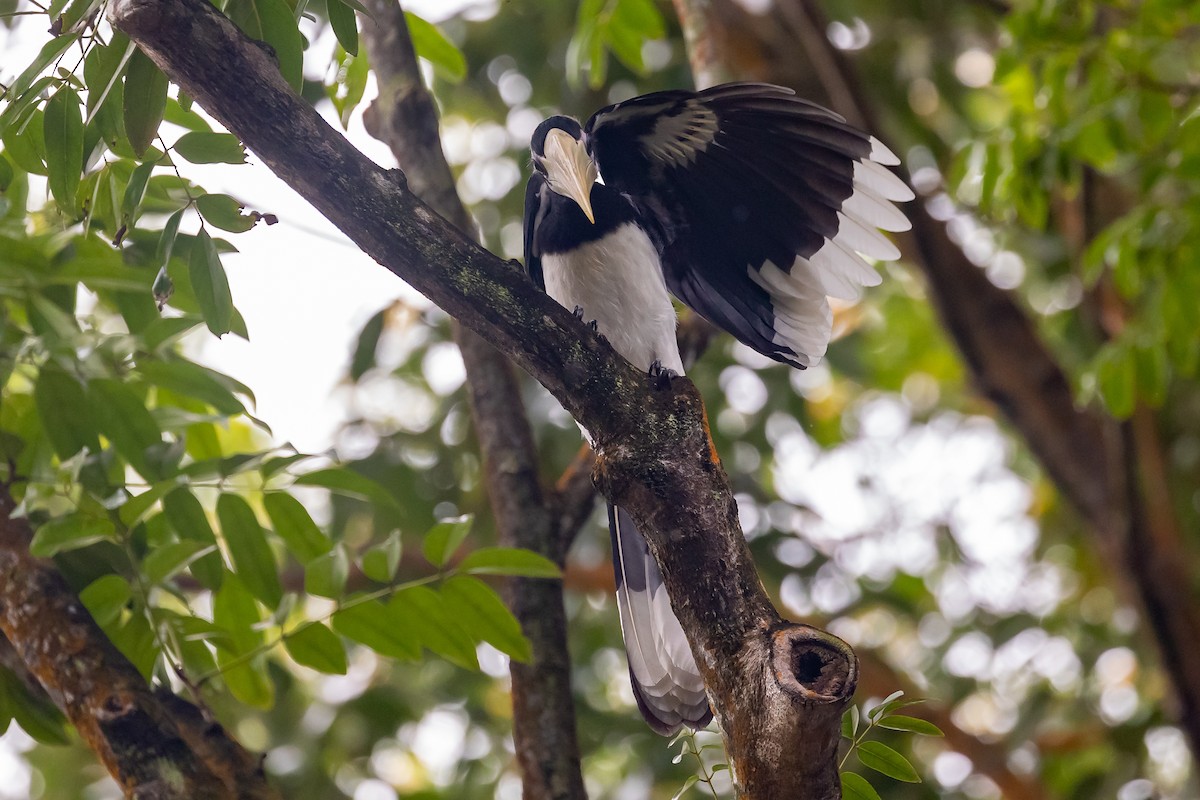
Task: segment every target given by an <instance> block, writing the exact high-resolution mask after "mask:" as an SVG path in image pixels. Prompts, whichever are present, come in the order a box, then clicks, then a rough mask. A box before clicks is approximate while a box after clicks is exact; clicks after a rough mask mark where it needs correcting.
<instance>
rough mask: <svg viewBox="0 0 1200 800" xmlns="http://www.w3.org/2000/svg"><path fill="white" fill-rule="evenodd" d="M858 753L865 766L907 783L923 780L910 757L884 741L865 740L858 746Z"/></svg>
mask: <svg viewBox="0 0 1200 800" xmlns="http://www.w3.org/2000/svg"><path fill="white" fill-rule="evenodd" d="M857 753H858V760H859V761H861V762H862V764H863V766H864V767H867V768H869V769H873V770H875V771H876V772H881V773H883V774H884V775H887V776H888V777H889V778H895V779H896V780H898V781H904V782H905V783H920V782H921V777H920V776H919V775H917V771H916V770H915V769H913V765H912V764H910V763H908V759H907V758H905V757H904V756H902V755H900V754H899V753H897V752H896V751H895V750H893V749H892V748H890V747H888V746H887V745H886V744H884V743H883V742H863V743H862V744H860V745H859V746H858V750H857Z"/></svg>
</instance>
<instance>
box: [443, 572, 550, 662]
mask: <svg viewBox="0 0 1200 800" xmlns="http://www.w3.org/2000/svg"><path fill="white" fill-rule="evenodd" d="M441 594H442V600H443V602H444V603H445V605H446V608H447V610H448V611H449V612H450V614H451V616H453V617H454V619H455V620H457V621H458V623H459V624H460V625H462V626H463V627H464V628H465V629H466V630H467V633H469V634H471V635H472V636H473V637H475V639H476V640H477V641H484V642H487V643H489V644H491V645H492V646H493V647H495V648H496V649H497V650H499V651H500V652H502V653H506V654H507V655H509V656H510V657H512V658H514V659H516V660H517V661H528V660H529V659H530V658H532V657H533V651H532V649H531V646H530V644H529V640H528V639H526V638H525V635H524V634H523V633H521V625H520V623H518V622H517V619H516V617H514V616H513V615H512V612H510V611H509V610H508V606H506V605H504V601H503V600H501V599H500V595H498V594H496V592H495V591H494V590H493V589H492V588H491V587H490V586H488V585H487V584H485V583H484V582H483V581H481V580H479V579H478V578H467V577H463V576H455V577H452V578H449V579H447V580H446V581H445V582H444V583H443V584H442V586H441Z"/></svg>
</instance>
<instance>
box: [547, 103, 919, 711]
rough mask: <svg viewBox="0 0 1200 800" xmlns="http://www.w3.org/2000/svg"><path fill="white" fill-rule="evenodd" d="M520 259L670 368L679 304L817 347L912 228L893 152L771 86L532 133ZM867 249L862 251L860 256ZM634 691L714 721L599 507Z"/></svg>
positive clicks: (675, 355)
mask: <svg viewBox="0 0 1200 800" xmlns="http://www.w3.org/2000/svg"><path fill="white" fill-rule="evenodd" d="M531 151H532V157H533V166H534V173H533V175H532V177H531V178H530V179H529V184H528V186H527V188H526V192H525V266H526V269H527V270H528V272H529V275H530V277H531V278H532V279H533V281H534V282H535V283H536V284H537V285H538V286H539V287H541V288H542V289H544V290H545V291H546V292H547V293H548V294H549V295H550V296H551V297H553V298H554V299H555V300H557V301H558V302H559V303H561V304H562V305H564V306H566V307H567V308H572V309H576V311H577V313H582V314H583V315H585V317H586V318H587V319H594V320H595V321H596V326H597V330H598V331H599V332H600V333H602V334H603V335H604V336H606V337H607V338H608V340H609V342H610V343H611V344H612V346H613V348H614V349H616V351H617V352H619V353H620V354H621V355H623V356H624V357H625V358H626V359H628V360H629V361H630V362H631V363H632V364H634V365H635V366H638V367H640V368H642V369H648V370H651V371H657V370H660V369H661V370H670V371H673V372H675V373H680V374H682V372H683V362H682V359H681V358H680V355H679V349H678V346H677V345H676V339H675V325H676V316H675V310H674V307H673V306H672V304H671V298H670V295H671V294H673V295H674V296H675V297H677V298H679V300H681V301H682V302H683V303H684V304H686V305H688V306H690V307H691V308H692V309H694V310H695V311H696V312H697V313H699V314H700V315H702V316H704V317H705V318H707V319H708V320H709V321H710V322H712V323H714V324H715V325H717V326H718V327H721V328H723V329H725V330H727V331H729V332H730V333H732V334H733V335H734V336H735V337H737V338H738V339H739V340H740V341H742V342H743V343H744V344H746V345H748V346H750V347H752V348H753V349H755V350H757V351H758V352H760V353H762V354H763V355H766V356H769V357H770V358H773V359H775V360H777V361H782V362H784V363H787V364H791V365H792V366H795V367H799V368H801V369H803V368H806V367H810V366H813V365H815V364H817V363H818V362H819V361H820V360H821V358H822V357H823V356H824V355H825V350H826V347H827V346H828V344H829V339H830V335H831V330H832V313H831V311H830V306H829V301H828V298H829V297H835V298H839V299H845V300H855V299H857V298H858V297H859V295H860V294H861V291H862V287H864V286H874V285H877V284H878V283H879V282H880V277H879V274H878V273H877V272H876V271H875V269H874V267H873V266H871V264H870V263H869V262H868V261H867V260H866V259H874V260H882V261H886V260H893V259H896V258H898V257H899V255H900V253H899V251H898V250H897V249H896V246H895V245H894V244H893V243H892V242H891V241H889V240H888V239H887V238H886V237H885V236H883V235H882V234H881V233H880V230H884V231H903V230H907V229H908V228H909V222H908V219H907V218H906V217H905V216H904V214H903V213H901V212H900V211H899V210H898V209H897V208H896V207H895V206H894V205H892V203H893V202H901V201H906V200H911V199H912V198H913V194H912V191H911V190H910V189H909V188H908V186H907V185H906V184H905V183H904V182H903V181H901V180H900V179H899V178H897V177H896V176H895V175H893V174H892V173H891V172H890V171H889V170H888V169H887V168H886V166H887V165H893V164H898V163H899V159H898V158H896V156H895V155H894V154H893V153H892V152H891V151H890V150H888V149H887V148H886V147H885V146H884V145H883V144H882V143H880V142H879V140H878V139H876V138H874V137H873V136H870V135H869V134H866V133H864V132H862V131H859V130H858V129H856V128H854V127H853V126H851V125H849V124H847V123H846V121H845V120H844V119H842V118H841V117H839V116H838V115H837V114H835V113H833V112H832V111H829V110H827V109H824V108H822V107H820V106H818V105H815V104H813V103H810V102H808V101H806V100H802V99H800V98H798V97H796V96H795V94H794V93H793V92H792V91H791V90H789V89H785V88H782V87H778V86H772V85H769V84H750V83H733V84H724V85H721V86H715V87H713V88H711V89H706V90H704V91H700V92H691V91H682V90H680V91H667V92H656V93H654V94H647V95H643V96H641V97H635V98H633V99H631V100H626V101H624V102H621V103H617V104H616V105H612V106H609V107H607V108H604V109H601V110H600V111H597V112H596V113H595V114H593V115H592V117H591V118H590V119H589V120H588V121H587V123H586V124H585V125H582V126H581V125H580V124H579V123H578V122H577V121H575V120H573V119H571V118H569V117H561V116H558V117H551V118H550V119H547V120H546V121H545V122H543V123H542V124H541V125H540V126H539V127H538V128H537V130H536V131H535V132H534V134H533V139H532V142H531ZM864 256H865V258H864ZM609 527H610V530H611V532H612V538H613V564H614V568H615V570H616V579H617V604H618V607H619V609H620V616H621V630H622V634H623V635H624V637H625V649H626V652H627V653H628V656H629V671H630V675H631V677H632V681H633V686H634V694H635V696H636V697H637V701H638V706H639V708H640V709H641V711H642V714H643V716H645V717H646V720H647V721H648V722H649V723H650V725H651V727H652V728H654V729H655V730H656V731H658V732H660V733H663V734H670V733H673V732H674V731H675V730H677V729H678V728H679V727H680V726H681V725H687V726H689V727H693V728H696V727H702V726H704V725H706V724H707V723H708V721H709V720H710V719H711V718H712V713H711V710H710V709H709V705H708V701H707V698H706V696H705V692H704V682H703V680H702V679H701V677H700V673H699V670H698V669H697V667H696V663H695V661H694V659H693V657H692V653H691V650H690V648H689V645H688V643H687V639H686V637H685V636H684V633H683V630H682V628H681V627H680V625H679V622H678V620H676V619H675V616H674V614H673V612H672V611H671V606H670V600H669V598H668V597H667V593H666V589H665V586H664V585H663V580H662V575H661V573H660V572H659V570H658V566H657V564H656V563H655V562H654V559H653V558H652V557H651V556H650V553H649V550H648V548H647V546H646V543H645V541H644V540H643V538H642V536H641V535H640V534H639V533H638V532H637V530H636V528H634V526H633V523H632V520H630V519H629V517H628V515H627V514H625V513H624V512H622V511H621V510H620V509H614V508H611V507H610V509H609Z"/></svg>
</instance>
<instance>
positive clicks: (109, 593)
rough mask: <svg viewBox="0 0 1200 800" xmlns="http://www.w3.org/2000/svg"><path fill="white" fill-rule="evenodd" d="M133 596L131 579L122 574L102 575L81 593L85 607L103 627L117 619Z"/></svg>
mask: <svg viewBox="0 0 1200 800" xmlns="http://www.w3.org/2000/svg"><path fill="white" fill-rule="evenodd" d="M132 596H133V591H132V589H130V587H129V581H127V580H125V579H124V578H123V577H121V576H120V575H101V576H100V577H99V578H97V579H96V580H94V581H92V582H91V583H89V584H88V585H87V586H86V587H84V589H83V591H82V592H80V593H79V599H80V600H82V601H83V605H84V607H85V608H87V610H88V613H89V614H91V615H92V619H94V620H96V624H97V625H99V626H100V627H102V628H103V627H108V626H109V625H111V624H113V623H114V622H116V621H117V618H118V617H120V616H121V611H122V610H124V608H125V605H126V604H127V603H128V602H129V600H130V598H131V597H132Z"/></svg>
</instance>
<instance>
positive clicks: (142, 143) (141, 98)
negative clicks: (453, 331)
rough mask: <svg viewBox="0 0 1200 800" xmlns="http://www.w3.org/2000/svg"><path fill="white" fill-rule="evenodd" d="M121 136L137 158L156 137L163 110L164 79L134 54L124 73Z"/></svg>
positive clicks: (151, 64)
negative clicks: (123, 110) (123, 124)
mask: <svg viewBox="0 0 1200 800" xmlns="http://www.w3.org/2000/svg"><path fill="white" fill-rule="evenodd" d="M124 102H125V135H126V136H128V137H129V145H130V146H131V147H132V148H133V152H134V153H135V154H136V155H137V157H138V158H141V157H142V154H143V153H145V152H146V149H147V148H149V147H150V143H151V142H153V141H154V137H156V136H157V135H158V127H159V125H161V124H162V119H163V112H164V111H165V110H166V107H167V76H166V75H164V74H163V73H162V70H160V69H159V68H158V67H157V66H155V65H154V62H153V61H151V60H150V58H149V57H148V56H147V55H146V54H145V53H143V52H142V51H141V50H138V51H137V52H136V53H134V54H133V55H132V56H131V57H130V59H129V64H128V66H127V67H126V69H125V96H124Z"/></svg>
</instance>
